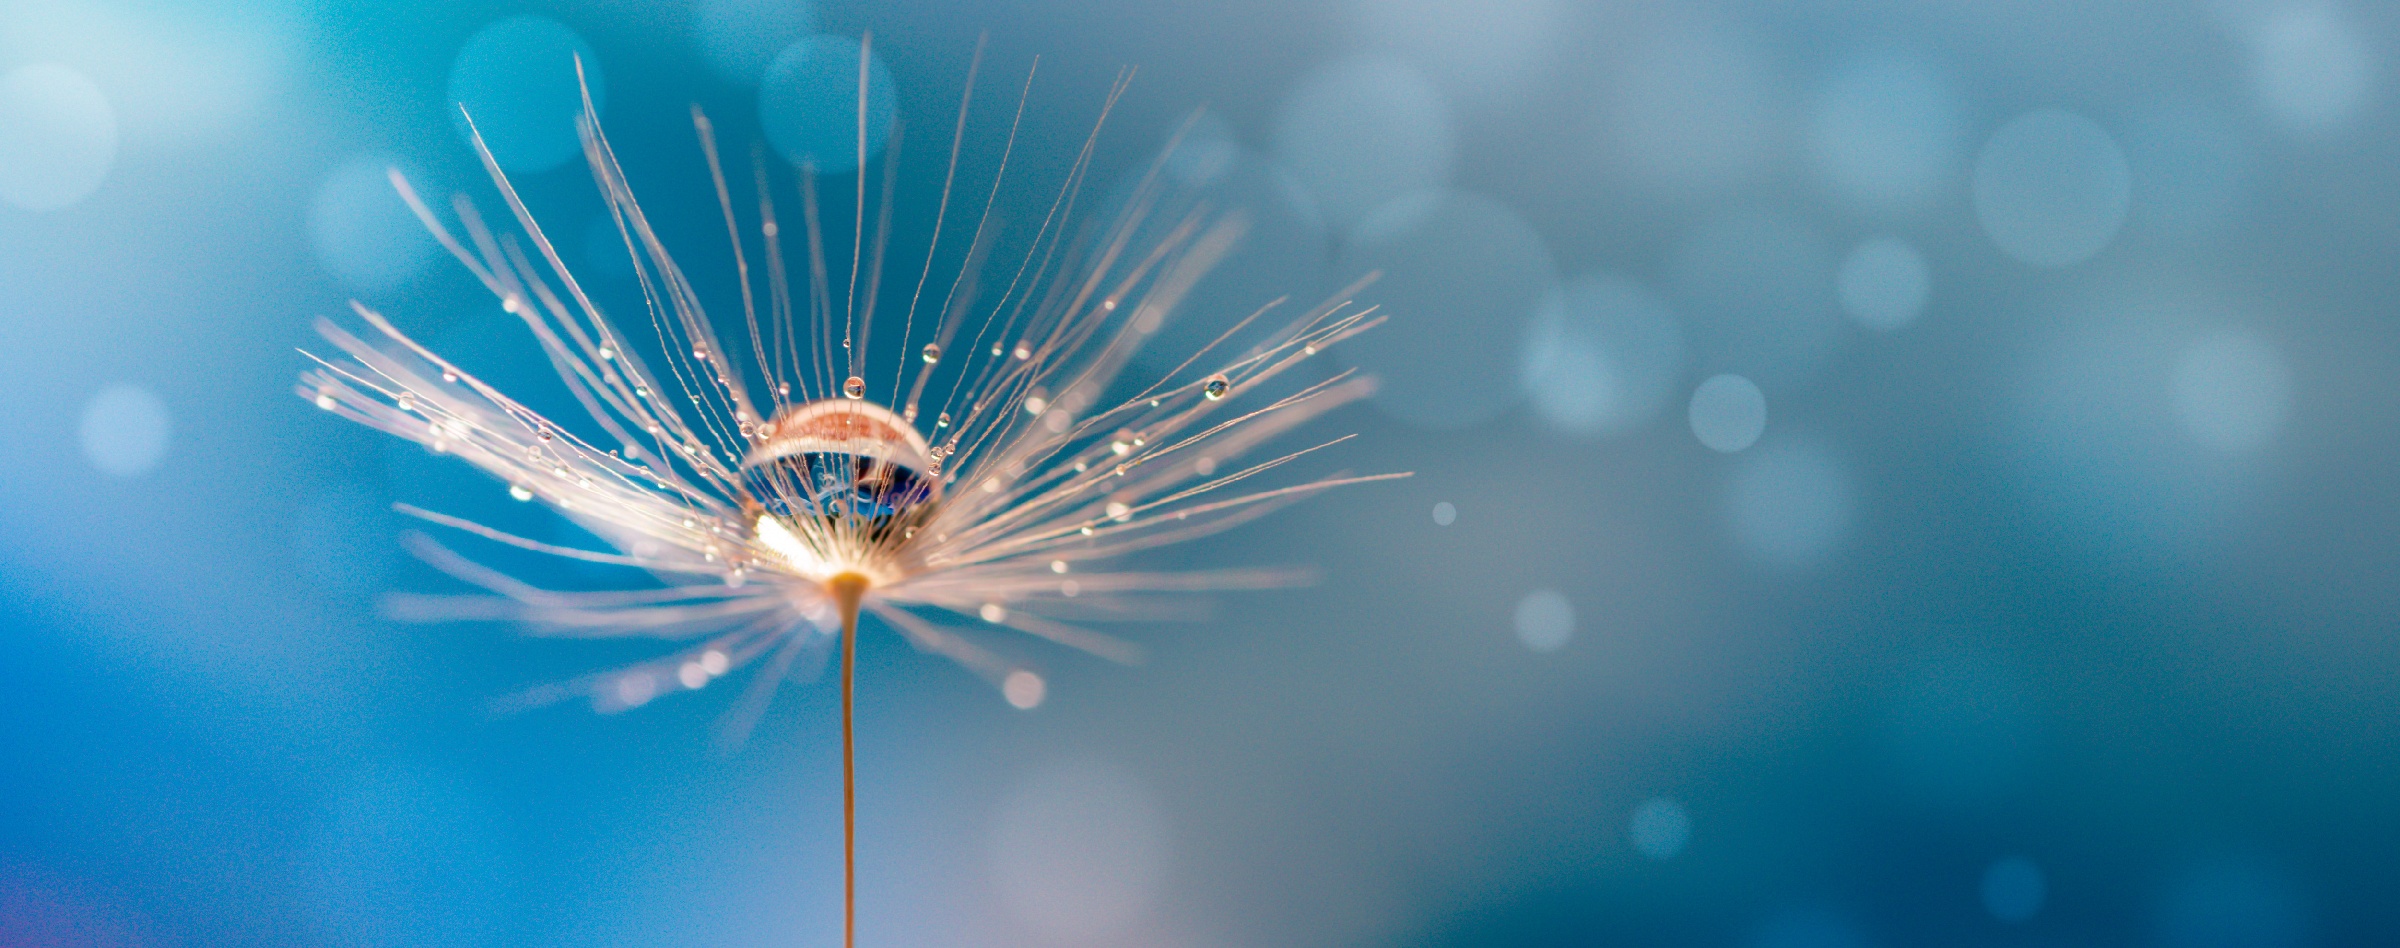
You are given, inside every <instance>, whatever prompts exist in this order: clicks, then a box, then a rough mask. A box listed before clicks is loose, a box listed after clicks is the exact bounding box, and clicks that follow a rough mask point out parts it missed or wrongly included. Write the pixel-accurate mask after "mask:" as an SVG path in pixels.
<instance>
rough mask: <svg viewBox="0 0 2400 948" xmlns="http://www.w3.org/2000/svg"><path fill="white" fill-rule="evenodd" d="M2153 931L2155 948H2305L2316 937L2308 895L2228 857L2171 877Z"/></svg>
mask: <svg viewBox="0 0 2400 948" xmlns="http://www.w3.org/2000/svg"><path fill="white" fill-rule="evenodd" d="M2155 926H2156V928H2155V931H2154V932H2153V933H2152V939H2151V944H2154V945H2157V946H2158V948H2305V946H2307V945H2310V944H2313V943H2315V942H2316V938H2315V935H2316V933H2317V932H2316V929H2317V921H2316V918H2315V912H2314V911H2312V907H2311V905H2310V899H2309V898H2308V896H2307V893H2306V892H2304V891H2303V890H2302V889H2301V888H2300V887H2299V886H2298V885H2296V884H2295V883H2294V882H2293V881H2292V880H2291V879H2290V878H2288V877H2287V876H2285V875H2284V874H2282V873H2280V872H2276V871H2273V870H2271V869H2269V868H2268V867H2266V866H2263V865H2260V864H2258V863H2256V862H2254V861H2251V860H2248V859H2242V858H2237V857H2229V856H2216V857H2211V858H2206V859H2203V860H2200V861H2198V862H2195V863H2193V864H2191V865H2188V866H2185V867H2183V868H2182V869H2181V870H2179V871H2177V872H2176V873H2175V874H2174V875H2173V876H2172V877H2170V879H2169V880H2168V882H2167V885H2166V889H2165V891H2164V892H2163V893H2161V897H2160V899H2159V902H2158V909H2157V916H2156V921H2155Z"/></svg>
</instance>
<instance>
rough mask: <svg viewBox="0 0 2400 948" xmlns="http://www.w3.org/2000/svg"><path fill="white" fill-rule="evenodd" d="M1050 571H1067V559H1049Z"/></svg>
mask: <svg viewBox="0 0 2400 948" xmlns="http://www.w3.org/2000/svg"><path fill="white" fill-rule="evenodd" d="M1050 571H1051V572H1053V573H1064V572H1066V571H1067V561H1065V560H1051V561H1050Z"/></svg>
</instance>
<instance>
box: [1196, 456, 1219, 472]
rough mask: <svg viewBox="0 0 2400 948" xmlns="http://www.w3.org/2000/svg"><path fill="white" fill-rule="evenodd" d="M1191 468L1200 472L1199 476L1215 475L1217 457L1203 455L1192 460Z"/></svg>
mask: <svg viewBox="0 0 2400 948" xmlns="http://www.w3.org/2000/svg"><path fill="white" fill-rule="evenodd" d="M1192 470H1194V471H1198V472H1200V476H1201V477H1215V476H1216V475H1217V459H1216V458H1210V457H1204V458H1201V459H1199V460H1196V461H1193V462H1192Z"/></svg>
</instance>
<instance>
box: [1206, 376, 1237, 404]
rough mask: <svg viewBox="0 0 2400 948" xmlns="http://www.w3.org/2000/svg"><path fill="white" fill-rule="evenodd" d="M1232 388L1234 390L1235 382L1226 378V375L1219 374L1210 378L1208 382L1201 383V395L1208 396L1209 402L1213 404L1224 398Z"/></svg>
mask: <svg viewBox="0 0 2400 948" xmlns="http://www.w3.org/2000/svg"><path fill="white" fill-rule="evenodd" d="M1231 388H1233V380H1232V379H1229V378H1226V377H1225V373H1223V372H1219V373H1217V374H1215V375H1211V376H1209V377H1208V381H1205V382H1202V383H1200V394H1202V395H1206V396H1208V400H1209V401H1212V402H1213V401H1216V400H1217V399H1220V398H1224V397H1225V392H1226V391H1227V390H1229V389H1231Z"/></svg>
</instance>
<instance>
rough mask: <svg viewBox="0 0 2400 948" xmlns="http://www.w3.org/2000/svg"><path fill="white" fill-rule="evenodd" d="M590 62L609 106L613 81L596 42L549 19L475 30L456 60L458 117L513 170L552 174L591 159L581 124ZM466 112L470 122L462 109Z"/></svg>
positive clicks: (599, 100) (596, 91)
mask: <svg viewBox="0 0 2400 948" xmlns="http://www.w3.org/2000/svg"><path fill="white" fill-rule="evenodd" d="M578 59H580V60H581V61H582V63H583V81H584V82H586V83H589V84H590V87H591V94H592V107H593V108H594V109H595V110H598V109H604V108H606V107H607V104H608V83H607V80H606V79H605V78H604V77H603V76H602V75H601V71H600V59H599V57H598V55H597V54H595V53H593V51H592V47H591V44H589V43H586V42H584V41H583V37H581V36H578V35H576V34H575V31H574V30H570V29H568V28H567V27H566V25H565V24H563V23H560V22H558V21H557V20H553V19H550V18H548V17H539V16H512V17H509V18H507V19H505V20H500V21H497V22H495V23H492V24H491V25H489V26H486V27H484V28H483V29H480V30H477V31H475V35H473V36H470V37H468V38H467V42H466V45H464V46H461V47H459V50H458V56H457V57H456V58H454V59H452V60H451V62H450V108H451V119H452V120H453V121H454V122H456V123H457V126H458V130H459V134H460V135H461V136H462V137H463V136H466V135H468V134H469V131H468V128H469V126H468V123H469V121H470V120H471V121H472V122H473V128H474V130H475V131H476V132H480V133H481V134H482V136H483V143H484V146H485V147H487V148H490V149H491V151H492V159H493V160H495V161H498V162H499V163H500V167H502V168H504V169H507V170H509V171H547V170H549V169H552V168H556V167H558V166H560V165H563V164H566V163H567V161H568V159H571V158H574V157H576V156H578V155H580V154H582V153H583V144H582V139H581V137H580V136H579V135H578V133H577V132H576V130H575V118H576V116H578V115H581V114H582V113H583V91H582V87H581V86H580V85H579V84H578V82H577V79H576V75H575V64H576V61H577V60H578ZM460 109H464V110H465V115H464V116H463V117H462V116H461V115H460V114H459V110H460Z"/></svg>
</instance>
